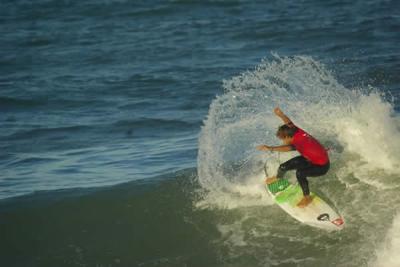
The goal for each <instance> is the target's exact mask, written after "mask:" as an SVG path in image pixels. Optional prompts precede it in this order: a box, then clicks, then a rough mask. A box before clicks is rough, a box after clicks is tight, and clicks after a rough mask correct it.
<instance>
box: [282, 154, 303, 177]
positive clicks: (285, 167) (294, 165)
mask: <svg viewBox="0 0 400 267" xmlns="http://www.w3.org/2000/svg"><path fill="white" fill-rule="evenodd" d="M309 165H310V164H309V163H308V161H307V160H306V159H305V158H304V157H303V156H297V157H294V158H292V159H290V160H288V161H286V162H284V163H282V164H281V165H280V166H279V168H278V174H277V175H276V177H277V178H278V179H281V178H283V176H285V173H286V172H287V171H290V170H296V169H303V168H305V167H307V166H309Z"/></svg>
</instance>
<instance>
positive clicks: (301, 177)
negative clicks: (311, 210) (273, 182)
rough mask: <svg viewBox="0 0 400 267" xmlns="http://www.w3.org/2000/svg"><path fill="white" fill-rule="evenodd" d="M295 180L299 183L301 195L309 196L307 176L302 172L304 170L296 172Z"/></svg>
mask: <svg viewBox="0 0 400 267" xmlns="http://www.w3.org/2000/svg"><path fill="white" fill-rule="evenodd" d="M296 178H297V181H298V182H299V185H300V187H301V190H303V195H304V196H308V195H310V189H309V187H308V181H307V176H306V174H305V172H304V169H299V170H297V171H296Z"/></svg>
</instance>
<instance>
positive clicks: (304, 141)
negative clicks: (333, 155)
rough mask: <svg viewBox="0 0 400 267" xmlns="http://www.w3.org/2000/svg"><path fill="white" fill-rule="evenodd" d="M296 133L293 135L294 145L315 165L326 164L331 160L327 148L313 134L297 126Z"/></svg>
mask: <svg viewBox="0 0 400 267" xmlns="http://www.w3.org/2000/svg"><path fill="white" fill-rule="evenodd" d="M294 127H296V128H297V131H296V133H295V134H294V136H293V141H292V145H293V146H294V147H295V148H296V150H297V151H299V153H300V154H301V155H302V156H303V157H305V158H306V159H307V160H308V161H310V162H311V163H312V164H315V165H325V164H327V163H328V162H329V157H328V153H327V152H326V149H325V148H324V147H323V146H322V145H321V144H320V143H319V142H318V141H317V139H315V138H314V137H312V136H311V135H309V134H308V133H306V132H305V131H303V130H302V129H300V128H299V127H297V126H294Z"/></svg>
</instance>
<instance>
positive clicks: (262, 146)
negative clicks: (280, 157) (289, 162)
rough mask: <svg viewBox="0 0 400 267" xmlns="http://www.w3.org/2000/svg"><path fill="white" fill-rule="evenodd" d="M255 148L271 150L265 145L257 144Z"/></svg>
mask: <svg viewBox="0 0 400 267" xmlns="http://www.w3.org/2000/svg"><path fill="white" fill-rule="evenodd" d="M257 149H258V150H260V151H268V150H271V147H269V146H267V145H259V146H257Z"/></svg>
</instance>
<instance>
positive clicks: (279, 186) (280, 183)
mask: <svg viewBox="0 0 400 267" xmlns="http://www.w3.org/2000/svg"><path fill="white" fill-rule="evenodd" d="M289 185H290V183H289V181H288V180H286V179H278V180H277V181H276V182H273V183H272V184H268V185H267V187H268V190H269V191H270V192H271V193H272V194H274V195H275V194H276V193H278V192H281V191H283V190H285V189H286V188H287V187H288V186H289Z"/></svg>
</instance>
